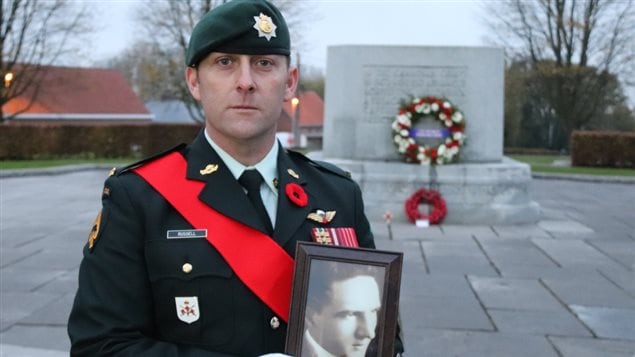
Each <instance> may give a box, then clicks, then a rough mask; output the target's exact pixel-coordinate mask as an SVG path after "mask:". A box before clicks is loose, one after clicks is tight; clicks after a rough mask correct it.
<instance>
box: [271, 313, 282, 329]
mask: <svg viewBox="0 0 635 357" xmlns="http://www.w3.org/2000/svg"><path fill="white" fill-rule="evenodd" d="M269 324H270V325H271V328H272V329H274V330H276V329H278V327H280V320H278V318H277V317H275V316H274V317H272V318H271V321H269Z"/></svg>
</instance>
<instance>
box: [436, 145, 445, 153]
mask: <svg viewBox="0 0 635 357" xmlns="http://www.w3.org/2000/svg"><path fill="white" fill-rule="evenodd" d="M446 149H447V148H446V147H445V145H443V144H441V145H439V148H438V149H437V155H439V156H443V155H445V151H446Z"/></svg>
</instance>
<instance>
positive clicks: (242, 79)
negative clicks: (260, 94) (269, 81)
mask: <svg viewBox="0 0 635 357" xmlns="http://www.w3.org/2000/svg"><path fill="white" fill-rule="evenodd" d="M236 87H237V89H238V91H239V92H253V91H254V89H256V83H255V82H254V77H253V74H252V73H251V64H250V63H249V61H244V62H242V63H241V64H240V70H239V72H238V81H237V83H236Z"/></svg>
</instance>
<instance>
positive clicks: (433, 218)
mask: <svg viewBox="0 0 635 357" xmlns="http://www.w3.org/2000/svg"><path fill="white" fill-rule="evenodd" d="M426 202H427V203H428V204H430V205H431V206H432V210H431V211H430V214H429V215H425V214H422V213H421V212H419V204H421V203H426ZM405 208H406V215H407V216H408V219H410V222H412V223H416V221H417V220H420V219H427V220H428V221H429V222H430V224H438V223H441V221H443V218H445V215H446V214H447V213H448V208H447V206H446V204H445V200H444V199H443V197H441V194H440V193H439V192H437V191H435V190H426V189H424V188H422V189H419V190H418V191H417V192H415V193H414V194H413V195H412V196H410V198H408V199H407V200H406V204H405Z"/></svg>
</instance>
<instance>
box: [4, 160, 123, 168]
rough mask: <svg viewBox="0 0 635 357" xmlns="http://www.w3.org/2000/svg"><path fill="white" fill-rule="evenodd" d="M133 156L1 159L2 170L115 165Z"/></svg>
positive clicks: (119, 164) (121, 163)
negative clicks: (115, 157)
mask: <svg viewBox="0 0 635 357" xmlns="http://www.w3.org/2000/svg"><path fill="white" fill-rule="evenodd" d="M133 161H134V159H131V158H120V159H59V160H7V161H0V170H12V169H34V168H42V167H54V166H64V165H79V164H112V165H113V166H121V165H126V164H128V163H131V162H133Z"/></svg>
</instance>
